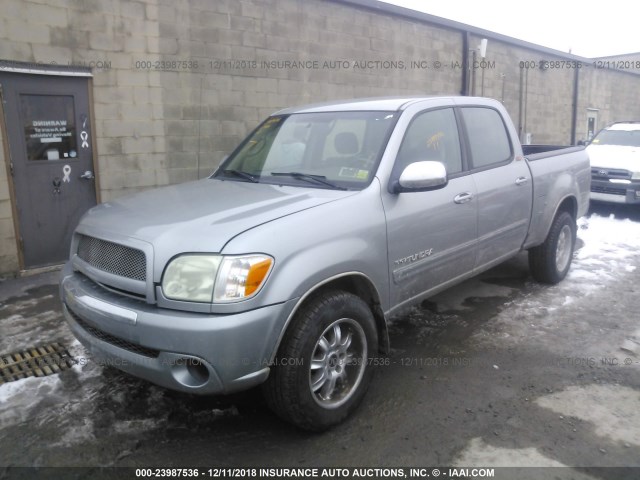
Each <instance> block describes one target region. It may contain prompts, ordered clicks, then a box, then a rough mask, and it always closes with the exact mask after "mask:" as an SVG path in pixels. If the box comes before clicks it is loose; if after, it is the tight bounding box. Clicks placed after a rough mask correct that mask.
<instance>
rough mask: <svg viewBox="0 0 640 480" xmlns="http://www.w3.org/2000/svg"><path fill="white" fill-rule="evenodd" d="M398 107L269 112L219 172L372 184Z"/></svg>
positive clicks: (232, 176)
mask: <svg viewBox="0 0 640 480" xmlns="http://www.w3.org/2000/svg"><path fill="white" fill-rule="evenodd" d="M396 116H397V113H396V112H322V113H300V114H293V115H283V116H277V117H270V118H269V119H267V120H266V121H265V122H264V123H263V124H262V125H260V126H259V127H258V128H257V129H256V130H255V131H254V132H253V133H252V134H251V135H250V136H249V138H247V139H246V140H245V141H244V142H243V143H242V144H241V145H240V147H239V148H238V149H236V151H235V152H234V153H233V154H232V155H231V157H229V159H227V160H226V161H225V163H224V164H223V165H221V166H220V168H219V169H218V171H217V172H216V174H215V178H223V179H225V180H237V181H253V182H261V183H277V184H287V185H304V186H311V187H317V188H340V189H352V188H353V189H361V188H364V187H365V186H367V185H368V184H369V183H370V182H371V180H372V179H373V176H374V175H375V171H376V168H377V164H378V162H379V160H380V157H381V156H382V153H383V150H384V146H385V145H386V140H387V139H388V137H389V134H390V132H391V129H392V128H393V125H394V124H395V120H396Z"/></svg>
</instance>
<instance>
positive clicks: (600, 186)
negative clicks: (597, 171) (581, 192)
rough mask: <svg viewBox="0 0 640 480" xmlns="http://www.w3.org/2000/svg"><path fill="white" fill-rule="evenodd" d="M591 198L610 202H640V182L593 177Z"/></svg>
mask: <svg viewBox="0 0 640 480" xmlns="http://www.w3.org/2000/svg"><path fill="white" fill-rule="evenodd" d="M590 198H591V200H595V201H600V202H610V203H630V204H637V203H640V182H638V181H633V180H614V181H612V180H603V179H596V178H592V179H591V195H590Z"/></svg>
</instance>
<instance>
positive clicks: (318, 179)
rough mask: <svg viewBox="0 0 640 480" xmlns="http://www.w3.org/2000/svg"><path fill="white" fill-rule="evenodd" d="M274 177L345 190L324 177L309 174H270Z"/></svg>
mask: <svg viewBox="0 0 640 480" xmlns="http://www.w3.org/2000/svg"><path fill="white" fill-rule="evenodd" d="M271 175H273V176H274V177H293V178H295V179H297V180H306V181H307V182H315V183H317V184H321V185H326V186H327V187H331V188H334V189H336V190H346V188H344V187H341V186H339V185H336V184H335V183H331V182H329V181H328V180H327V177H325V176H324V175H311V174H309V173H301V172H272V173H271Z"/></svg>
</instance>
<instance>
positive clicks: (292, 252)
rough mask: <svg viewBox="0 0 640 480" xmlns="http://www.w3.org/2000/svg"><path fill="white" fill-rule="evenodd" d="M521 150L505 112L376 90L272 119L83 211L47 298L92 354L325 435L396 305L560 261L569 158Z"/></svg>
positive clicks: (575, 181)
mask: <svg viewBox="0 0 640 480" xmlns="http://www.w3.org/2000/svg"><path fill="white" fill-rule="evenodd" d="M535 150H536V151H537V152H538V153H533V154H531V155H529V156H525V155H528V153H527V152H523V147H522V146H521V145H520V142H519V141H518V135H517V134H516V131H515V129H514V127H513V124H512V123H511V120H510V119H509V116H508V115H507V113H506V111H505V109H504V108H503V106H502V105H501V104H500V103H499V102H497V101H493V100H489V99H482V98H469V97H449V98H445V97H432V98H382V99H367V100H353V101H348V102H340V103H330V104H322V105H311V106H307V107H301V108H294V109H287V110H283V111H280V112H277V113H275V114H274V115H272V116H271V117H269V118H268V119H267V120H266V121H264V122H263V123H262V124H261V125H259V126H258V127H257V128H256V130H255V131H253V132H252V133H251V134H250V135H249V137H248V138H247V139H246V140H244V141H243V142H242V143H241V144H240V145H239V146H238V147H237V148H236V150H235V151H233V153H232V154H231V155H230V156H229V157H228V158H227V159H226V160H225V161H223V163H222V164H221V166H220V167H219V168H218V169H217V170H216V172H215V173H214V174H213V175H212V176H211V177H209V178H207V179H204V180H199V181H195V182H190V183H185V184H182V185H175V186H169V187H165V188H161V189H157V190H152V191H147V192H144V193H141V194H137V195H135V196H131V197H127V198H123V199H119V200H115V201H110V202H107V203H104V204H102V205H99V206H97V207H95V208H93V209H92V210H90V211H89V212H88V213H87V214H86V215H85V216H84V218H83V219H82V221H81V222H80V224H79V226H78V227H77V230H76V231H75V234H74V237H73V242H72V245H71V258H70V261H69V262H68V264H67V265H66V266H65V268H64V270H63V273H62V278H61V286H60V294H61V298H62V303H63V308H64V314H65V317H66V320H67V322H68V324H69V326H70V328H71V330H72V331H73V333H74V334H75V336H76V337H77V338H78V339H79V340H80V341H81V342H82V343H83V344H84V345H85V346H86V347H87V349H88V350H89V351H90V352H91V354H92V356H93V357H94V358H96V359H97V360H99V361H101V362H104V363H105V364H107V365H112V366H115V367H117V368H119V369H121V370H124V371H126V372H129V373H131V374H133V375H136V376H138V377H142V378H144V379H147V380H149V381H151V382H155V383H156V384H159V385H162V386H164V387H167V388H171V389H176V390H181V391H185V392H192V393H194V394H196V393H197V394H225V393H230V392H235V391H239V390H243V389H248V388H250V387H253V386H256V385H259V384H263V387H264V392H265V397H266V399H267V402H268V403H269V405H270V406H271V407H272V408H273V409H274V410H275V411H276V413H278V414H279V415H280V416H281V417H282V418H284V419H285V420H287V421H290V422H292V423H294V424H296V425H298V426H300V427H302V428H305V429H310V430H323V429H326V428H328V427H330V426H332V425H335V424H337V423H339V422H340V421H342V420H343V419H345V418H346V417H347V416H348V415H349V414H350V413H351V412H352V411H353V410H354V409H355V408H356V407H357V405H358V403H359V402H360V401H361V399H362V398H363V396H364V395H365V392H366V390H367V387H368V385H369V383H370V381H371V378H372V374H373V371H374V366H375V365H376V362H377V360H378V359H379V358H380V355H381V354H384V353H386V351H387V349H388V347H389V339H388V334H387V322H388V320H389V318H390V317H391V316H392V315H394V314H397V313H398V312H400V311H401V309H403V308H404V307H408V306H411V305H414V304H415V303H416V302H419V301H421V300H423V299H425V298H426V297H428V296H430V295H433V294H435V293H437V292H439V291H441V290H443V289H446V288H448V287H450V286H452V285H455V284H456V283H459V282H461V281H463V280H464V279H466V278H469V277H471V276H473V275H476V274H478V273H479V272H481V271H483V270H487V269H488V268H491V267H492V266H494V265H497V264H498V263H500V262H502V261H504V260H506V259H508V258H509V257H512V256H514V255H516V254H517V253H518V252H521V251H522V250H528V251H529V259H530V266H531V272H532V275H533V276H534V277H535V278H536V279H538V280H540V281H542V282H547V283H556V282H559V281H560V280H562V279H563V278H564V276H565V275H566V273H567V271H568V270H569V266H570V264H571V259H572V253H573V249H574V242H575V238H576V219H577V218H578V217H580V216H582V215H583V214H585V212H586V211H587V208H588V202H589V187H590V170H589V160H588V157H587V155H586V153H585V152H584V149H583V148H582V147H576V148H565V149H561V150H553V151H547V152H545V151H543V150H545V149H544V148H541V147H539V146H538V147H535Z"/></svg>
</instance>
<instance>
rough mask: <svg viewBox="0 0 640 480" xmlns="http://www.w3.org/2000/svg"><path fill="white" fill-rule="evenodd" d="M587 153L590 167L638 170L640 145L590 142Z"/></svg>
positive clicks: (639, 166)
mask: <svg viewBox="0 0 640 480" xmlns="http://www.w3.org/2000/svg"><path fill="white" fill-rule="evenodd" d="M587 153H588V154H589V159H590V160H591V166H592V167H601V168H617V169H623V170H629V171H631V172H640V147H625V146H622V145H593V144H591V145H589V146H588V147H587Z"/></svg>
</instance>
